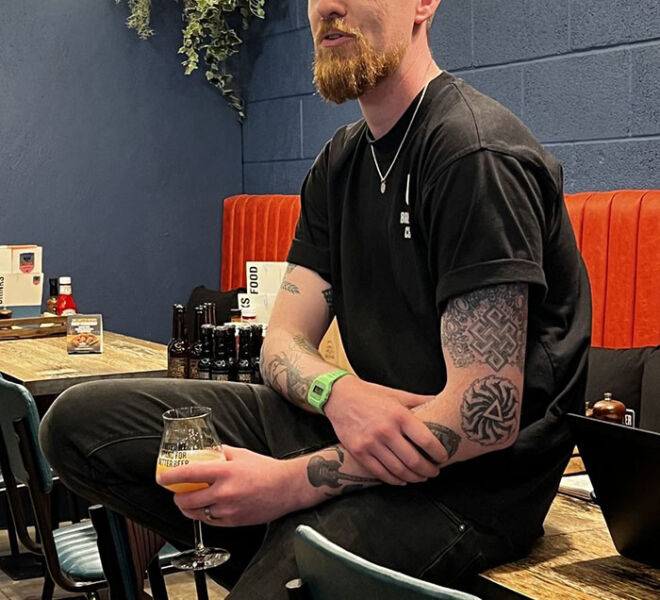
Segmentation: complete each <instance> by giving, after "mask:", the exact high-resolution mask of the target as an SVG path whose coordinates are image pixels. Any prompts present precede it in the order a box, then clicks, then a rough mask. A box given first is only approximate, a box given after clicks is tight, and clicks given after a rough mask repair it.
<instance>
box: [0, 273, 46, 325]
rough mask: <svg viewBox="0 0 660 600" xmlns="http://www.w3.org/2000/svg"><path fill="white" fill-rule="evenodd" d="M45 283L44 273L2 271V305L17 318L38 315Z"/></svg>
mask: <svg viewBox="0 0 660 600" xmlns="http://www.w3.org/2000/svg"><path fill="white" fill-rule="evenodd" d="M43 284H44V276H43V273H0V306H4V307H5V308H10V309H11V310H12V311H13V313H14V314H13V315H12V316H13V317H15V318H20V317H38V316H39V314H40V313H41V296H42V293H43Z"/></svg>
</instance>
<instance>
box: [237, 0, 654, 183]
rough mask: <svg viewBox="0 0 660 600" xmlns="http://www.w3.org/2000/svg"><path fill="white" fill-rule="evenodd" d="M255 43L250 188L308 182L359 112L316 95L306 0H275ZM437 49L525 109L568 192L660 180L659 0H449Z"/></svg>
mask: <svg viewBox="0 0 660 600" xmlns="http://www.w3.org/2000/svg"><path fill="white" fill-rule="evenodd" d="M269 4H270V6H269V7H268V8H269V11H270V12H269V16H268V20H267V22H265V23H263V24H261V26H260V27H259V28H256V29H255V31H256V32H257V35H256V36H254V37H253V38H252V39H251V41H250V43H249V44H248V54H249V60H248V61H247V62H246V64H245V66H244V76H245V77H246V79H247V97H248V100H249V104H248V114H249V118H248V121H247V123H246V126H245V127H244V130H243V145H244V155H243V159H244V160H243V178H244V189H245V192H248V193H262V192H284V193H297V192H298V191H299V189H300V184H301V182H302V179H303V177H304V174H305V172H306V170H307V169H308V168H309V166H310V165H311V162H312V160H313V158H314V157H315V155H316V154H317V152H318V151H319V150H320V149H321V147H322V145H323V143H324V142H325V141H326V140H327V139H328V138H329V137H330V136H331V135H332V133H333V131H334V130H335V129H336V128H337V127H339V126H340V125H342V124H343V123H346V122H348V121H351V120H354V119H357V118H359V110H358V106H357V104H356V103H350V104H347V105H342V106H340V107H336V106H334V105H329V104H326V103H324V102H323V101H322V100H320V99H319V98H318V97H317V96H316V95H315V94H314V88H313V86H312V82H311V79H312V77H311V70H310V65H311V61H312V56H313V49H312V41H311V37H310V34H309V32H308V30H307V20H306V19H307V16H306V5H307V3H306V1H304V0H277V2H270V3H269ZM431 39H432V46H433V51H434V55H435V58H436V60H437V62H438V64H440V65H441V66H442V67H443V68H445V69H448V70H450V71H452V72H453V73H455V74H457V75H459V76H460V77H463V78H464V79H465V80H467V81H468V82H469V83H471V84H472V85H474V86H475V87H477V88H478V89H480V90H482V91H483V92H485V93H486V94H489V95H490V96H492V97H494V98H495V99H497V100H499V101H500V102H502V103H503V104H504V105H505V106H507V107H508V108H509V109H511V110H512V111H513V112H514V113H515V114H516V115H518V116H519V117H520V118H521V119H522V120H523V121H524V122H525V123H526V124H527V125H528V126H529V127H530V128H531V129H532V131H533V132H534V133H535V134H536V136H537V137H538V138H539V139H540V140H541V141H542V142H543V143H545V144H546V145H547V146H548V148H550V150H551V151H552V152H553V153H554V154H555V155H556V156H557V157H558V158H559V159H560V160H561V161H562V162H563V164H564V170H565V177H566V190H567V191H568V192H577V191H586V190H605V189H616V188H645V187H655V188H660V168H659V165H660V100H659V98H660V2H658V0H634V1H631V0H553V2H547V1H546V0H444V2H442V4H441V5H440V8H439V10H438V12H437V14H436V19H435V21H434V24H433V28H432V34H431Z"/></svg>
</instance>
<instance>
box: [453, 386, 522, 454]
mask: <svg viewBox="0 0 660 600" xmlns="http://www.w3.org/2000/svg"><path fill="white" fill-rule="evenodd" d="M519 403H520V400H519V398H518V389H517V388H516V386H515V385H514V384H513V382H512V381H510V380H509V379H505V378H504V377H497V376H495V375H489V376H488V377H484V378H483V379H476V380H474V381H473V382H472V385H471V386H470V387H469V389H468V390H467V391H466V392H465V394H464V395H463V403H462V405H461V427H462V429H463V432H464V433H465V436H466V437H467V438H468V439H470V440H472V441H473V442H477V443H478V444H481V445H482V446H492V445H493V444H501V443H504V442H507V441H508V440H509V439H511V437H512V436H513V435H514V433H515V431H516V430H517V422H518V412H517V411H518V405H519Z"/></svg>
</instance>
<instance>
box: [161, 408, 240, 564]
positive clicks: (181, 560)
mask: <svg viewBox="0 0 660 600" xmlns="http://www.w3.org/2000/svg"><path fill="white" fill-rule="evenodd" d="M163 425H164V429H163V437H162V439H161V442H160V451H159V453H158V463H157V465H156V475H158V474H159V473H162V472H163V471H165V470H167V469H172V468H174V467H179V466H181V465H187V464H190V463H198V462H207V461H211V460H225V455H224V453H223V451H222V445H221V444H220V441H219V440H218V436H217V434H216V432H215V428H214V427H213V423H212V422H211V409H210V408H206V407H203V406H186V407H183V408H173V409H171V410H168V411H167V412H165V413H163ZM164 487H165V488H167V489H168V490H170V491H172V492H175V493H177V494H178V493H186V492H194V491H197V490H202V489H204V488H207V487H208V483H206V482H201V481H200V482H185V483H174V484H171V485H166V486H164ZM193 526H194V531H195V547H194V548H193V549H192V550H187V551H186V552H182V553H181V554H179V555H177V556H175V557H174V558H173V559H172V564H173V565H174V566H175V567H176V568H178V569H191V570H193V571H203V570H205V569H211V568H213V567H217V566H218V565H221V564H222V563H224V562H226V561H227V560H228V559H229V552H227V551H226V550H223V549H221V548H207V547H206V546H204V540H203V538H202V524H201V522H200V521H198V520H197V519H195V520H194V521H193Z"/></svg>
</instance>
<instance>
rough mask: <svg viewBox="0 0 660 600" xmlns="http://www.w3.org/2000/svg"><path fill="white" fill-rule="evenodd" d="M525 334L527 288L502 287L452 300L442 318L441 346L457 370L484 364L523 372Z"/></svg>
mask: <svg viewBox="0 0 660 600" xmlns="http://www.w3.org/2000/svg"><path fill="white" fill-rule="evenodd" d="M526 331H527V286H526V285H524V284H503V285H494V286H489V287H485V288H481V289H479V290H476V291H474V292H470V293H468V294H463V295H462V296H458V297H456V298H452V299H451V300H450V301H449V302H448V303H447V308H446V309H445V312H444V313H443V315H442V325H441V334H442V345H443V347H444V348H445V349H446V350H447V352H448V353H449V355H450V356H451V358H452V360H453V362H454V366H455V367H457V368H462V367H469V366H470V365H472V364H474V363H481V364H486V365H488V366H489V367H491V368H492V369H493V370H494V371H496V372H498V371H500V370H501V369H502V368H503V367H505V366H506V365H512V366H514V367H518V368H519V369H522V367H523V362H524V354H525V341H526V340H525V336H526Z"/></svg>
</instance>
